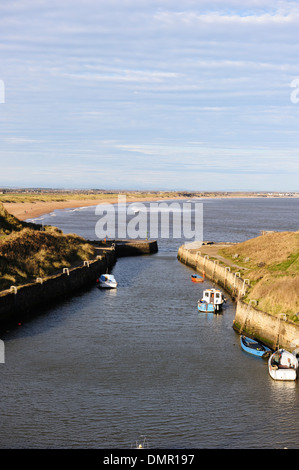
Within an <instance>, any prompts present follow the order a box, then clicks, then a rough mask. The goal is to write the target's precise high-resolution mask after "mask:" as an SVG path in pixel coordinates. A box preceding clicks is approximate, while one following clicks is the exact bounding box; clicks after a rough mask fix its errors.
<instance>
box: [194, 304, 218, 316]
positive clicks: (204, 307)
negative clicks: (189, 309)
mask: <svg viewBox="0 0 299 470" xmlns="http://www.w3.org/2000/svg"><path fill="white" fill-rule="evenodd" d="M197 308H198V311H199V312H203V313H219V312H220V311H221V310H222V305H214V304H211V303H207V302H198V304H197Z"/></svg>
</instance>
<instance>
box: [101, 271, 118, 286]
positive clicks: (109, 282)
mask: <svg viewBox="0 0 299 470" xmlns="http://www.w3.org/2000/svg"><path fill="white" fill-rule="evenodd" d="M97 282H98V285H99V287H103V288H104V289H115V288H116V287H117V282H116V279H115V277H114V276H113V274H101V275H100V277H99V278H98V279H97Z"/></svg>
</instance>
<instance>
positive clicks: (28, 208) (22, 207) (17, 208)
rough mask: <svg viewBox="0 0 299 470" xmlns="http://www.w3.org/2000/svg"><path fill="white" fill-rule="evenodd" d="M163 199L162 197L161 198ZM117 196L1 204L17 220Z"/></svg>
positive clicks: (113, 199)
mask: <svg viewBox="0 0 299 470" xmlns="http://www.w3.org/2000/svg"><path fill="white" fill-rule="evenodd" d="M174 199H178V200H182V199H184V197H182V196H181V197H178V198H176V197H173V198H171V199H170V198H169V199H168V198H165V201H166V200H174ZM161 200H162V198H161V196H160V197H157V198H155V197H151V198H150V199H145V198H143V197H140V198H138V197H130V196H127V202H128V203H130V202H151V201H161ZM163 201H164V198H163ZM117 202H118V198H117V197H111V198H107V199H103V198H101V199H99V200H96V199H69V200H66V201H47V202H43V201H37V202H5V203H3V206H4V207H5V209H6V210H7V211H8V212H9V213H10V214H12V215H14V216H15V217H17V218H18V219H19V220H26V219H34V218H36V217H40V216H42V215H44V214H50V213H51V212H53V211H54V210H56V209H71V208H76V207H87V206H97V205H98V204H117Z"/></svg>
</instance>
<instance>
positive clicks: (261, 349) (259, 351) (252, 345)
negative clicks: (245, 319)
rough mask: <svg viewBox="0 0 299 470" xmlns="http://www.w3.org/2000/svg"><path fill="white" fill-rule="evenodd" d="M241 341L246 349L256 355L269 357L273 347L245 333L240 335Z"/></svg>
mask: <svg viewBox="0 0 299 470" xmlns="http://www.w3.org/2000/svg"><path fill="white" fill-rule="evenodd" d="M240 343H241V347H242V349H243V350H244V351H246V352H247V353H249V354H253V355H254V356H258V357H263V358H266V357H269V355H270V353H271V349H269V348H267V346H264V345H263V344H262V343H260V342H259V341H257V340H253V339H251V338H247V337H246V336H244V335H241V336H240Z"/></svg>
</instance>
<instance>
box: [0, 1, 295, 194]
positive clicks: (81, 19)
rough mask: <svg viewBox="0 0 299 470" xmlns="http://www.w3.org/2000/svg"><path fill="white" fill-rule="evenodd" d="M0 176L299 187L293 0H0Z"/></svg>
mask: <svg viewBox="0 0 299 470" xmlns="http://www.w3.org/2000/svg"><path fill="white" fill-rule="evenodd" d="M0 18H1V21H0V25H1V26H0V59H1V60H0V164H1V165H0V187H44V188H49V187H53V188H60V189H89V188H96V189H128V190H130V189H131V190H134V189H136V190H166V191H168V190H176V191H181V190H190V191H240V190H244V191H282V192H285V191H299V183H298V181H299V146H298V137H299V27H298V25H299V1H286V0H281V1H275V0H274V1H273V0H271V1H270V0H251V1H247V0H244V1H240V0H238V1H236V0H229V1H222V0H216V1H213V0H211V1H208V0H197V1H194V0H181V1H177V0H63V1H61V0H60V1H58V0H1V2H0Z"/></svg>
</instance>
